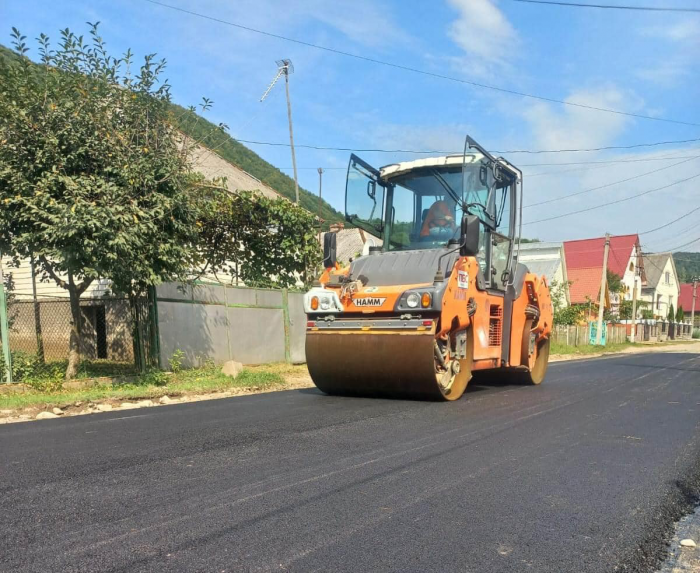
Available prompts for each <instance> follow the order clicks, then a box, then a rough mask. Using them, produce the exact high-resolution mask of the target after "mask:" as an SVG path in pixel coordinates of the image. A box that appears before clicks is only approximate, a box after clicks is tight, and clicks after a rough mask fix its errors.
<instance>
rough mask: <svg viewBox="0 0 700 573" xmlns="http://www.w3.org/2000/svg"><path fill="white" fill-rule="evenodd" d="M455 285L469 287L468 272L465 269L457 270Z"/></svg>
mask: <svg viewBox="0 0 700 573" xmlns="http://www.w3.org/2000/svg"><path fill="white" fill-rule="evenodd" d="M457 286H458V287H459V288H469V273H468V272H467V271H457Z"/></svg>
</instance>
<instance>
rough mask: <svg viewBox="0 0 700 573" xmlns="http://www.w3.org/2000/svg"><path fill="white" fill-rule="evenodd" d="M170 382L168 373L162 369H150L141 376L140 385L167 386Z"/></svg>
mask: <svg viewBox="0 0 700 573" xmlns="http://www.w3.org/2000/svg"><path fill="white" fill-rule="evenodd" d="M167 383H168V375H167V374H166V373H165V372H161V371H160V370H150V371H149V372H146V373H145V374H142V375H141V376H139V381H138V384H139V385H143V386H165V385H166V384H167Z"/></svg>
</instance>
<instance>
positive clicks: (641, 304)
mask: <svg viewBox="0 0 700 573" xmlns="http://www.w3.org/2000/svg"><path fill="white" fill-rule="evenodd" d="M633 305H634V303H633V301H631V300H623V301H622V302H621V303H620V319H622V320H632V306H633ZM646 306H647V302H646V301H643V300H638V301H637V314H639V313H640V312H641V313H642V317H644V314H643V313H644V310H643V309H644V308H646Z"/></svg>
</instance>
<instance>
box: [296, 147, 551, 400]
mask: <svg viewBox="0 0 700 573" xmlns="http://www.w3.org/2000/svg"><path fill="white" fill-rule="evenodd" d="M522 189H523V185H522V173H521V171H520V170H519V169H518V168H516V167H515V166H513V165H512V164H511V163H509V162H508V161H506V160H505V159H503V158H502V157H498V158H496V157H494V156H492V155H491V154H490V153H489V152H488V151H486V150H485V149H484V148H483V147H482V146H481V145H479V144H478V143H477V142H475V141H474V140H473V139H471V138H470V137H468V136H467V138H466V141H465V145H464V153H462V154H458V155H448V156H443V157H432V158H422V159H416V160H414V161H406V162H402V163H394V164H392V165H387V166H385V167H382V168H381V169H375V168H373V167H371V166H370V165H368V164H367V163H365V162H364V161H362V160H361V159H360V158H359V157H356V156H355V155H351V157H350V163H349V166H348V172H347V180H346V188H345V217H346V220H347V221H348V223H350V225H352V226H354V227H358V228H360V229H362V230H364V232H365V233H369V234H371V235H372V236H374V237H376V238H377V241H376V243H377V244H376V245H375V246H372V247H369V249H368V252H366V253H359V254H358V256H356V257H354V258H352V259H350V260H348V261H342V262H341V261H338V260H336V242H337V235H336V234H335V233H326V234H325V236H324V268H325V270H324V272H323V274H322V276H321V277H320V279H319V280H318V281H316V283H315V284H314V285H313V287H312V288H311V290H309V291H308V292H307V293H306V294H305V296H304V307H305V311H306V313H307V315H308V319H307V320H308V321H307V328H306V360H307V364H308V368H309V373H310V374H311V378H312V379H313V381H314V383H315V384H316V386H317V387H318V388H319V389H320V390H322V391H323V392H325V393H327V394H337V395H355V396H387V397H397V398H414V399H428V400H457V399H458V398H460V397H461V396H462V394H463V393H464V390H465V389H466V387H467V384H468V383H469V381H470V380H471V378H472V376H473V375H474V374H475V373H478V372H482V371H483V372H484V373H489V374H488V375H489V376H495V377H499V378H500V377H502V378H505V377H510V378H516V379H519V380H521V381H523V382H525V383H529V384H540V383H541V382H542V380H543V379H544V376H545V373H546V371H547V362H548V359H549V340H550V333H551V329H552V302H551V298H550V292H549V287H548V285H547V281H546V279H545V277H542V276H536V275H535V274H533V273H531V272H529V270H528V269H527V267H526V266H525V265H523V264H522V263H519V262H518V249H519V245H520V239H519V237H520V234H521V227H522Z"/></svg>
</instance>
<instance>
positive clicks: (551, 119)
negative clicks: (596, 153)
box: [523, 85, 643, 149]
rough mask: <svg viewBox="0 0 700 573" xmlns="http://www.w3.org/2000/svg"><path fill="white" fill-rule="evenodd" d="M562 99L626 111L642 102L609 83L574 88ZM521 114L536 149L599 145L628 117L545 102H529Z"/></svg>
mask: <svg viewBox="0 0 700 573" xmlns="http://www.w3.org/2000/svg"><path fill="white" fill-rule="evenodd" d="M565 101H567V102H570V103H576V104H583V105H587V106H592V107H598V108H606V109H615V110H621V111H626V112H634V111H638V110H639V109H641V107H642V104H643V102H642V101H641V99H640V98H639V97H638V96H636V95H635V94H633V93H631V92H629V91H623V90H621V89H619V88H617V87H615V86H613V85H609V86H605V87H602V88H598V89H582V90H578V91H576V92H573V93H572V94H571V95H569V97H567V98H566V100H565ZM523 115H524V117H525V119H526V120H527V122H528V123H529V124H530V128H531V130H532V136H533V137H532V141H533V147H536V148H539V149H569V148H581V147H602V146H605V145H608V144H610V142H612V141H613V140H614V139H615V138H616V137H617V136H618V135H620V134H621V133H622V132H623V130H624V129H625V127H626V126H627V125H628V124H629V123H630V120H631V118H630V117H628V116H625V115H620V114H614V113H603V112H600V111H596V110H592V109H586V108H583V107H573V106H558V107H557V108H554V107H553V104H549V103H545V102H537V103H534V104H532V105H531V106H530V107H529V108H526V110H525V112H524V114H523ZM535 143H536V145H535Z"/></svg>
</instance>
